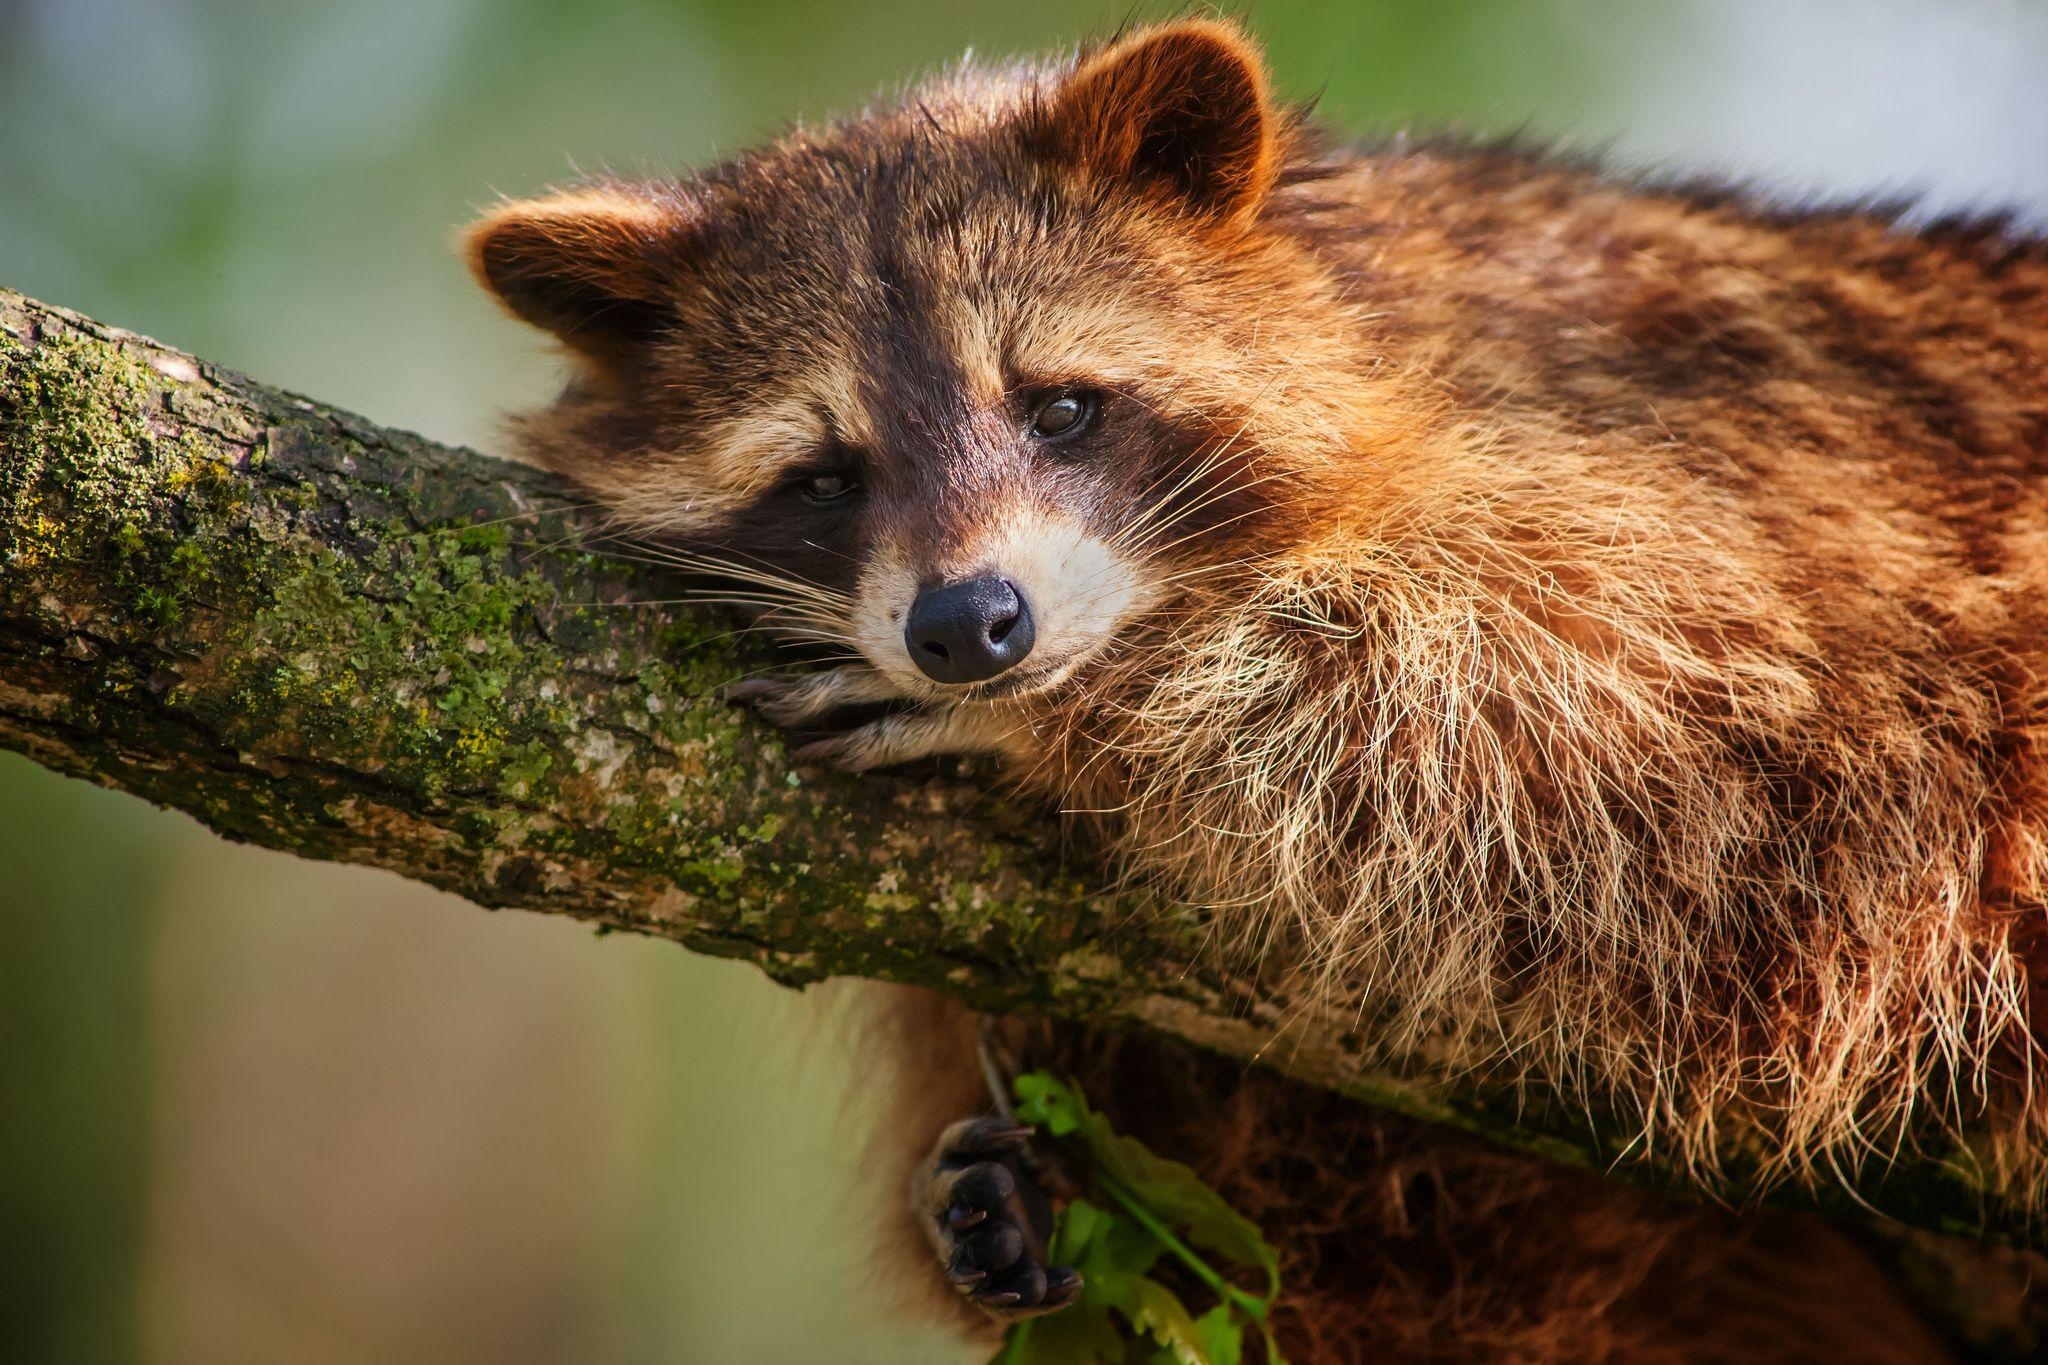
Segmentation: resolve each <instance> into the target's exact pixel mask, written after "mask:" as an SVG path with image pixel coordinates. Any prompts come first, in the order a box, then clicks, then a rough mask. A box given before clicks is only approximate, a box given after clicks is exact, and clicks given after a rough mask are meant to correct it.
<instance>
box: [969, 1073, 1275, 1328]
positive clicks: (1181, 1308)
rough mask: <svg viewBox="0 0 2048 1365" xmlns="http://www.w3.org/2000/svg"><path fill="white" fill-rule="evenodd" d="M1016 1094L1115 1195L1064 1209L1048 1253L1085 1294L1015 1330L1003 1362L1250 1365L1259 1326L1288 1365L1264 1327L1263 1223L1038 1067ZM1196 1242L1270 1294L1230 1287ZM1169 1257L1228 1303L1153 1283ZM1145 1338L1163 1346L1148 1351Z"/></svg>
mask: <svg viewBox="0 0 2048 1365" xmlns="http://www.w3.org/2000/svg"><path fill="white" fill-rule="evenodd" d="M1016 1092H1017V1099H1018V1105H1017V1117H1018V1118H1019V1119H1020V1120H1022V1121H1024V1122H1026V1123H1030V1124H1033V1125H1035V1126H1036V1127H1037V1128H1038V1129H1039V1131H1040V1132H1041V1133H1044V1134H1046V1135H1047V1136H1049V1137H1051V1138H1053V1139H1055V1140H1056V1141H1063V1142H1067V1143H1070V1144H1077V1145H1079V1146H1080V1147H1082V1148H1085V1149H1086V1152H1087V1154H1088V1156H1089V1158H1090V1163H1091V1165H1092V1167H1093V1174H1094V1177H1095V1183H1096V1185H1097V1187H1098V1190H1099V1192H1100V1193H1102V1194H1105V1195H1107V1196H1108V1202H1107V1203H1097V1202H1091V1201H1089V1200H1087V1199H1076V1200H1074V1201H1073V1202H1072V1203H1071V1204H1069V1205H1068V1206H1067V1207H1066V1208H1065V1209H1064V1210H1062V1211H1061V1213H1060V1216H1059V1219H1058V1221H1057V1222H1056V1224H1055V1226H1054V1229H1053V1236H1052V1246H1051V1248H1050V1254H1051V1257H1052V1260H1053V1262H1054V1263H1055V1264H1058V1265H1070V1266H1073V1267H1074V1268H1075V1269H1076V1270H1078V1271H1080V1272H1081V1277H1082V1290H1081V1295H1080V1298H1079V1299H1078V1300H1076V1302H1075V1303H1074V1304H1073V1305H1072V1306H1070V1307H1068V1308H1065V1309H1062V1310H1061V1311H1059V1312H1057V1313H1054V1314H1051V1315H1049V1316H1047V1317H1044V1318H1037V1319H1033V1320H1032V1321H1030V1322H1028V1323H1022V1324H1019V1325H1018V1326H1017V1327H1016V1328H1013V1329H1012V1331H1011V1334H1010V1338H1009V1342H1008V1344H1007V1347H1006V1349H1005V1351H1004V1352H1003V1354H1002V1355H1001V1356H1000V1357H999V1358H998V1359H999V1361H1000V1365H1132V1362H1139V1363H1140V1365H1243V1360H1244V1334H1245V1329H1246V1328H1247V1327H1248V1326H1252V1325H1256V1326H1257V1327H1258V1328H1259V1331H1260V1335H1261V1336H1262V1337H1263V1338H1264V1341H1265V1346H1266V1359H1267V1360H1268V1361H1269V1362H1270V1365H1285V1362H1283V1361H1282V1360H1281V1359H1280V1354H1279V1351H1278V1350H1277V1349H1276V1348H1275V1346H1274V1344H1273V1340H1272V1336H1271V1333H1270V1332H1269V1331H1268V1330H1267V1328H1266V1324H1265V1318H1266V1310H1267V1308H1268V1307H1269V1306H1270V1304H1271V1302H1272V1299H1273V1297H1274V1295H1275V1294H1277V1293H1278V1291H1279V1275H1280V1265H1279V1257H1278V1255H1277V1254H1276V1253H1275V1252H1274V1251H1273V1248H1272V1247H1271V1246H1270V1245H1269V1244H1268V1243H1267V1242H1266V1239H1265V1238H1264V1237H1263V1236H1262V1235H1260V1233H1259V1230H1258V1228H1257V1227H1256V1226H1254V1225H1253V1224H1252V1223H1251V1222H1250V1221H1249V1220H1247V1219H1246V1218H1244V1217H1243V1216H1241V1215H1240V1214H1238V1213H1237V1212H1236V1211H1235V1210H1234V1209H1232V1208H1231V1207H1230V1206H1229V1205H1228V1204H1226V1203H1224V1201H1223V1199H1222V1198H1221V1196H1219V1195H1217V1194H1216V1192H1215V1191H1213V1190H1211V1189H1209V1188H1208V1186H1206V1185H1204V1184H1203V1183H1202V1182H1201V1181H1200V1180H1199V1179H1198V1178H1197V1177H1196V1176H1195V1173H1194V1172H1193V1171H1191V1170H1189V1169H1188V1168H1187V1167H1186V1166H1183V1165H1182V1164H1180V1163H1179V1162H1177V1161H1168V1160H1166V1159H1164V1158H1162V1157H1159V1156H1155V1155H1154V1154H1153V1153H1152V1152H1151V1151H1149V1150H1147V1149H1146V1147H1145V1146H1144V1144H1142V1143H1140V1142H1138V1141H1137V1140H1136V1139H1134V1138H1128V1137H1123V1136H1120V1135H1119V1134H1118V1133H1117V1132H1116V1131H1115V1130H1114V1129H1112V1128H1111V1127H1110V1125H1109V1122H1108V1120H1107V1119H1105V1118H1104V1117H1103V1116H1102V1115H1100V1114H1097V1113H1096V1112H1095V1111H1094V1110H1092V1109H1090V1108H1089V1107H1088V1102H1087V1100H1086V1099H1084V1098H1083V1097H1082V1095H1081V1093H1080V1091H1079V1090H1078V1089H1077V1088H1076V1087H1074V1086H1072V1085H1069V1084H1065V1083H1062V1082H1061V1081H1059V1080H1057V1079H1055V1078H1054V1077H1052V1076H1050V1075H1047V1074H1046V1073H1044V1072H1031V1073H1028V1074H1026V1075H1023V1076H1019V1077H1018V1078H1017V1081H1016ZM1183 1238H1185V1241H1184V1240H1183ZM1189 1243H1193V1244H1194V1245H1195V1246H1199V1247H1201V1248H1203V1249H1204V1250H1206V1251H1209V1252H1211V1253H1213V1254H1214V1255H1216V1256H1218V1257H1220V1258H1222V1259H1223V1260H1225V1261H1227V1262H1228V1263H1230V1264H1231V1265H1233V1266H1239V1267H1244V1268H1247V1269H1258V1270H1263V1271H1264V1272H1265V1276H1266V1282H1267V1291H1266V1294H1265V1295H1264V1296H1263V1297H1261V1296H1259V1295H1256V1294H1251V1293H1247V1292H1246V1291H1245V1290H1243V1289H1240V1288H1238V1287H1237V1286H1236V1285H1233V1284H1231V1283H1230V1282H1229V1281H1228V1280H1226V1279H1225V1278H1224V1277H1223V1275H1222V1274H1221V1273H1220V1272H1219V1271H1218V1270H1217V1269H1216V1268H1215V1267H1214V1266H1212V1265H1210V1264H1209V1263H1208V1262H1207V1261H1205V1260H1203V1259H1202V1257H1201V1256H1200V1255H1198V1254H1197V1253H1196V1252H1195V1251H1194V1250H1192V1249H1191V1248H1190V1246H1189V1245H1188V1244H1189ZM1169 1254H1170V1255H1171V1256H1172V1257H1173V1258H1174V1259H1175V1260H1177V1261H1178V1262H1180V1264H1182V1265H1183V1266H1185V1267H1186V1268H1187V1269H1189V1270H1190V1271H1192V1272H1193V1273H1194V1275H1195V1276H1196V1278H1198V1279H1200V1280H1201V1281H1202V1282H1203V1283H1204V1284H1206V1285H1207V1286H1208V1287H1209V1288H1210V1289H1211V1290H1213V1291H1214V1292H1215V1293H1216V1295H1217V1297H1218V1299H1219V1300H1220V1302H1218V1303H1217V1304H1216V1305H1215V1306H1214V1307H1212V1308H1210V1309H1209V1311H1207V1312H1205V1313H1203V1314H1202V1315H1201V1316H1200V1317H1199V1318H1198V1317H1195V1316H1193V1315H1192V1314H1191V1313H1190V1312H1189V1310H1188V1307H1187V1305H1186V1304H1184V1303H1183V1302H1182V1301H1181V1300H1180V1298H1179V1296H1178V1295H1176V1294H1175V1293H1174V1292H1173V1290H1171V1289H1170V1288H1168V1287H1167V1286H1166V1285H1165V1284H1163V1283H1161V1282H1160V1281H1158V1280H1156V1279H1153V1278H1151V1275H1150V1273H1149V1272H1150V1271H1151V1270H1152V1268H1153V1267H1154V1266H1155V1265H1156V1264H1157V1263H1158V1262H1159V1260H1160V1259H1161V1257H1163V1256H1166V1255H1169ZM1118 1319H1121V1320H1122V1322H1123V1323H1124V1324H1126V1326H1127V1328H1128V1330H1126V1329H1125V1327H1120V1326H1119V1325H1118ZM1147 1340H1149V1341H1151V1342H1153V1343H1156V1344H1157V1345H1158V1347H1159V1348H1160V1349H1158V1350H1151V1349H1147V1348H1145V1347H1144V1345H1143V1343H1144V1342H1145V1341H1147Z"/></svg>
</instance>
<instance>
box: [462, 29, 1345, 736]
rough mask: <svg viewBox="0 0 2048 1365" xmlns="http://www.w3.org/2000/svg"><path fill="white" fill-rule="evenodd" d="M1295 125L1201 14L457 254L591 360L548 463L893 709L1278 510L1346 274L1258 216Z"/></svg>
mask: <svg viewBox="0 0 2048 1365" xmlns="http://www.w3.org/2000/svg"><path fill="white" fill-rule="evenodd" d="M1293 137H1294V132H1293V128H1292V125H1291V121H1290V120H1289V118H1288V117H1287V116H1286V115H1285V114H1283V113H1282V112H1281V111H1279V110H1277V109H1276V108H1275V106H1274V105H1273V104H1272V103H1271V101H1270V99H1269V97H1268V92H1267V84H1266V77H1265V75H1264V71H1263V69H1262V66H1261V64H1260V61H1259V58H1258V56H1257V54H1256V52H1255V51H1254V50H1253V49H1251V48H1250V47H1249V46H1248V45H1247V43H1246V42H1245V40H1244V38H1243V37H1242V35H1241V34H1240V33H1239V32H1238V31H1237V30H1235V29H1234V28H1232V27H1230V26H1228V25H1223V24H1216V23H1208V22H1184V23H1178V24H1173V25H1169V26H1166V27H1163V28H1157V29H1152V30H1149V31H1145V32H1140V33H1138V34H1136V35H1134V36H1131V37H1128V38H1125V39H1123V40H1121V41H1118V42H1116V43H1114V44H1112V45H1110V46H1108V47H1106V48H1103V49H1101V50H1098V51H1096V52H1094V53H1092V54H1087V55H1084V56H1083V57H1082V58H1081V59H1079V60H1078V61H1074V62H1068V63H1064V64H1061V65H1060V66H1058V67H1054V68H1043V69H1041V68H1030V67H1018V68H1011V69H1007V70H1005V71H1002V72H988V71H977V70H972V69H969V70H964V71H961V72H958V73H955V74H954V75H952V76H949V77H947V78H944V79H942V80H940V81H937V82H934V83H932V84H930V85H927V86H925V87H923V88H922V89H920V90H918V91H916V92H914V93H913V94H912V95H910V96H909V97H907V98H906V99H904V100H903V101H901V102H900V103H895V104H891V105H889V106H887V107H883V108H879V109H877V110H873V111H870V112H868V113H866V114H863V115H861V116H859V117H857V118H854V119H851V120H848V121H845V122H842V123H838V124H834V125H831V126H828V127H826V128H823V129H820V130H809V131H798V132H795V133H792V134H790V135H788V136H787V137H785V138H783V139H782V140H781V141H780V142H778V143H776V144H774V145H772V146H770V147H768V148H766V149H765V150H763V151H760V152H757V153H752V154H748V155H744V156H741V157H738V158H736V159H734V160H732V161H729V162H727V163H724V164H722V165H719V166H716V167H714V168H712V169H710V170H707V171H705V172H703V173H702V174H700V175H698V176H696V177H694V178H692V179H689V180H685V181H665V182H654V183H627V182H603V183H598V184H593V185H589V186H585V187H582V188H578V189H574V190H571V191H567V192H564V193H561V194H559V195H557V196H555V197H552V198H544V199H539V200H532V201H524V202H515V203H510V204H507V205H504V206H502V207H500V208H499V209H497V210H496V211H494V212H492V213H490V214H489V215H488V216H486V217H485V218H484V219H483V220H482V221H481V222H479V223H478V224H476V225H475V226H474V227H473V228H471V229H470V231H469V234H468V237H467V250H468V255H469V260H470V262H471V264H472V266H473V268H474V270H475V272H476V274H477V276H478V278H479V279H481V280H482V282H483V283H484V284H485V286H486V287H487V288H488V289H490V290H491V291H492V292H493V293H495V294H496V295H497V296H498V297H499V298H500V299H501V300H503V301H504V303H505V304H507V305H508V306H509V307H510V308H511V309H512V311H513V312H515V313H516V314H518V315H519V316H520V317H522V318H524V319H525V320H527V321H529V322H532V323H535V324H537V325H539V326H541V327H543V328H546V329H547V330H548V331H550V332H552V333H554V334H555V335H556V336H557V337H558V338H560V340H561V341H562V342H564V343H566V345H567V347H568V349H569V351H570V352H571V354H572V355H573V356H574V357H575V358H576V359H577V360H578V361H579V362H580V363H579V367H578V372H577V377H576V378H575V379H574V380H573V381H572V382H571V384H570V385H569V387H568V389H567V390H566V391H565V393H564V394H563V396H562V398H561V399H560V400H559V401H558V402H557V404H556V405H555V407H554V408H552V409H550V410H549V411H547V412H545V413H543V414H540V415H539V416H538V417H536V418H533V419H529V421H528V423H527V425H526V428H525V431H526V440H527V445H528V447H529V451H530V453H531V454H532V455H534V456H535V457H536V458H538V459H540V460H542V461H543V462H545V463H548V464H550V465H552V466H554V467H555V468H558V469H560V470H563V471H564V472H566V473H568V474H570V475H572V476H573V477H575V478H576V479H577V480H579V481H580V482H582V483H583V484H584V485H586V486H587V487H589V488H590V489H591V490H593V491H594V492H595V493H596V494H597V495H598V496H600V497H601V498H603V499H604V500H605V501H606V502H607V503H608V504H609V505H610V506H611V507H612V508H613V510H614V511H615V512H616V513H617V514H618V515H619V516H620V517H621V519H622V520H624V521H625V522H626V523H627V524H629V525H630V526H632V527H633V528H634V529H635V530H637V531H639V532H641V533H643V534H646V535H648V536H650V537H654V538H657V539H661V540H665V541H668V542H670V543H673V544H677V545H680V546H683V547H686V548H688V549H689V550H691V551H693V552H695V553H697V554H700V555H702V556H704V557H705V558H706V559H710V560H715V561H717V562H718V563H721V564H724V565H727V566H730V568H731V570H732V573H733V576H735V577H738V578H742V579H745V580H748V581H749V582H750V583H751V584H752V591H753V592H754V593H755V594H758V595H760V596H761V597H762V599H763V601H762V603H761V604H762V605H763V606H766V607H767V608H769V610H768V613H767V614H768V617H769V621H770V623H771V624H781V625H783V626H786V627H790V628H792V629H794V630H797V631H799V632H801V633H808V634H813V635H822V636H825V637H829V638H832V639H835V640H838V641H840V642H841V643H843V644H851V645H853V646H855V647H857V648H858V649H859V651H860V652H861V653H862V654H863V655H865V656H866V658H867V660H868V661H869V662H871V663H872V664H873V665H874V666H875V667H876V668H877V669H879V670H881V671H882V672H883V673H884V674H886V675H887V676H888V677H889V678H890V679H892V680H893V682H894V683H895V684H896V686H897V687H899V688H900V690H901V691H902V693H903V695H905V696H907V697H912V698H917V699H920V700H925V701H933V700H942V699H948V698H951V699H960V698H968V697H982V696H994V695H1004V694H1021V693H1028V692H1031V691H1036V690H1040V689H1044V688H1047V687H1050V686H1053V685H1055V684H1057V683H1059V682H1061V681H1062V680H1064V679H1066V678H1068V677H1071V676H1072V675H1073V674H1074V672H1075V671H1076V670H1077V669H1078V668H1080V667H1081V666H1083V665H1084V664H1085V663H1087V661H1089V660H1090V659H1092V658H1095V657H1098V656H1100V655H1102V654H1103V653H1104V652H1105V651H1108V650H1112V649H1114V648H1116V647H1117V646H1118V644H1119V642H1120V641H1122V640H1124V639H1126V638H1128V637H1129V636H1130V634H1131V633H1132V632H1133V631H1135V630H1137V629H1138V628H1139V626H1140V624H1141V622H1142V620H1143V618H1144V617H1145V615H1146V613H1147V612H1148V611H1150V610H1152V609H1154V608H1156V607H1158V606H1159V605H1160V604H1162V603H1163V602H1164V601H1165V600H1166V599H1167V598H1168V597H1169V596H1170V594H1171V591H1172V589H1173V587H1174V585H1175V584H1176V583H1179V582H1183V581H1185V580H1186V579H1187V578H1188V576H1189V575H1190V574H1199V572H1200V568H1201V565H1202V563H1203V561H1204V558H1205V556H1207V557H1211V558H1213V557H1215V556H1216V555H1218V554H1220V553H1222V551H1221V550H1220V548H1219V547H1220V546H1222V545H1223V544H1224V543H1225V541H1226V540H1227V539H1228V537H1229V536H1230V535H1231V534H1234V532H1233V530H1232V528H1234V527H1242V526H1245V525H1248V524H1249V523H1250V522H1251V521H1252V520H1254V519H1255V518H1256V517H1257V516H1258V515H1260V514H1261V512H1262V511H1267V510H1270V509H1271V508H1272V506H1273V505H1274V499H1273V496H1272V493H1273V489H1274V487H1275V486H1277V485H1278V484H1279V483H1282V482H1284V478H1283V474H1284V471H1281V470H1277V469H1273V468H1270V467H1269V465H1268V464H1262V460H1268V461H1269V460H1270V456H1271V451H1272V450H1273V449H1274V448H1275V445H1276V441H1278V442H1279V443H1280V444H1285V441H1286V439H1287V438H1288V437H1289V435H1290V434H1291V435H1292V436H1294V437H1300V436H1301V435H1302V431H1301V430H1298V429H1300V428H1304V427H1308V426H1313V425H1315V424H1316V422H1317V421H1318V420H1319V419H1318V418H1317V417H1316V416H1315V415H1314V414H1313V413H1312V412H1309V411H1308V410H1307V408H1305V407H1304V406H1303V404H1302V403H1301V402H1299V401H1296V400H1297V399H1299V397H1300V394H1299V391H1300V390H1301V389H1302V388H1303V387H1304V385H1305V384H1307V383H1308V382H1309V381H1307V380H1305V379H1304V378H1303V377H1302V376H1301V375H1300V374H1299V373H1297V371H1298V370H1299V368H1300V366H1301V364H1302V363H1303V358H1304V350H1305V348H1306V349H1313V343H1310V342H1308V341H1305V340H1303V339H1302V338H1300V337H1295V336H1291V335H1290V332H1291V330H1292V327H1293V323H1291V322H1290V319H1293V320H1295V321H1297V322H1298V319H1299V316H1300V314H1301V312H1302V309H1303V308H1304V307H1317V308H1320V307H1326V306H1330V305H1329V303H1328V297H1329V290H1328V286H1327V284H1326V282H1325V281H1323V280H1322V279H1321V277H1320V275H1318V274H1317V273H1316V272H1314V271H1312V270H1309V269H1306V268H1305V267H1303V266H1302V265H1301V264H1300V261H1299V259H1298V258H1299V257H1300V256H1301V253H1300V251H1299V249H1298V248H1295V247H1292V246H1287V245H1284V244H1282V243H1281V242H1280V241H1279V238H1278V236H1277V234H1275V233H1273V232H1272V231H1271V230H1270V228H1269V226H1268V225H1266V224H1265V223H1264V221H1263V220H1264V218H1265V217H1266V210H1267V207H1268V201H1269V199H1270V198H1271V197H1272V192H1273V189H1274V186H1275V182H1276V180H1277V179H1278V178H1279V177H1280V176H1281V174H1282V164H1283V161H1284V159H1285V155H1286V152H1287V150H1288V147H1289V146H1290V145H1291V141H1292V139H1293ZM1276 252H1277V253H1280V257H1276V256H1275V253H1276ZM1282 258H1284V259H1282ZM1311 277H1313V278H1311ZM1297 296H1299V297H1297ZM1325 334H1326V329H1325Z"/></svg>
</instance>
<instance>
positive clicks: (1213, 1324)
mask: <svg viewBox="0 0 2048 1365" xmlns="http://www.w3.org/2000/svg"><path fill="white" fill-rule="evenodd" d="M1195 1331H1196V1332H1197V1333H1199V1334H1200V1335H1201V1338H1202V1347H1203V1349H1204V1350H1206V1351H1207V1352H1208V1353H1209V1365H1243V1362H1244V1324H1242V1323H1240V1322H1239V1321H1238V1320H1237V1315H1236V1314H1234V1313H1232V1312H1231V1311H1230V1305H1229V1304H1227V1303H1219V1304H1217V1305H1216V1306H1215V1307H1214V1308H1211V1309H1210V1310H1209V1311H1208V1312H1206V1313H1204V1314H1202V1316H1200V1317H1199V1318H1196V1319H1195Z"/></svg>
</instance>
